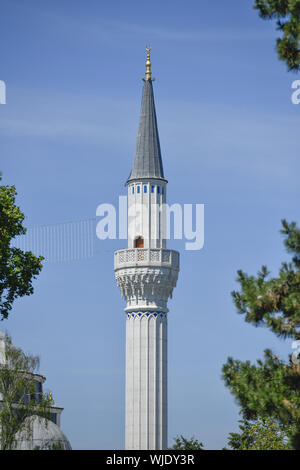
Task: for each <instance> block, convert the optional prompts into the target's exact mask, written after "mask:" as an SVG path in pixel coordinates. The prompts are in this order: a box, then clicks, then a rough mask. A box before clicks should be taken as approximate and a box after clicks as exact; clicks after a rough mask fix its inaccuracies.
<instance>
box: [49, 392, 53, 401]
mask: <svg viewBox="0 0 300 470" xmlns="http://www.w3.org/2000/svg"><path fill="white" fill-rule="evenodd" d="M49 399H50V401H52V400H53V396H52V392H50V393H49Z"/></svg>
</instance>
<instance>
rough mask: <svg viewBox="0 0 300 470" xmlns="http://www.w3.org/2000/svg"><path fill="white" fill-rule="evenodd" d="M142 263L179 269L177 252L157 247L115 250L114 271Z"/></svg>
mask: <svg viewBox="0 0 300 470" xmlns="http://www.w3.org/2000/svg"><path fill="white" fill-rule="evenodd" d="M143 265H145V266H151V267H154V266H157V267H165V268H169V269H172V270H175V271H179V252H178V251H175V250H167V249H158V248H129V249H126V250H118V251H116V252H115V262H114V270H115V271H116V270H118V269H123V268H130V267H136V266H143Z"/></svg>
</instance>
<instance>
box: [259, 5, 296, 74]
mask: <svg viewBox="0 0 300 470" xmlns="http://www.w3.org/2000/svg"><path fill="white" fill-rule="evenodd" d="M254 8H255V9H257V10H258V11H259V15H260V16H261V18H263V19H276V20H277V29H279V30H280V31H281V32H282V37H281V38H278V39H277V44H276V48H277V53H278V58H279V59H280V60H283V61H284V62H285V63H286V64H287V66H288V70H289V71H290V70H294V71H298V70H299V69H300V48H299V44H300V0H255V4H254Z"/></svg>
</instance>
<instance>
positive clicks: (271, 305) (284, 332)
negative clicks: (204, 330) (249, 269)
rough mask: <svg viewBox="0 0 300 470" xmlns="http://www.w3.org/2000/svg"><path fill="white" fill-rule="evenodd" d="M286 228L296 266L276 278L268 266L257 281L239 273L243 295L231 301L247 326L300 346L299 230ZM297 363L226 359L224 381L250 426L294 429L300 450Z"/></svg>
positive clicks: (267, 354)
mask: <svg viewBox="0 0 300 470" xmlns="http://www.w3.org/2000/svg"><path fill="white" fill-rule="evenodd" d="M282 226H283V228H282V230H281V232H282V233H283V234H284V237H285V240H284V244H285V246H286V248H287V250H288V251H289V252H291V253H292V254H293V258H292V262H290V263H282V265H281V268H280V271H279V275H278V276H277V277H274V278H270V277H269V273H268V270H267V268H266V267H265V266H263V267H262V269H261V271H260V272H258V274H257V276H256V277H255V276H248V275H247V274H245V273H244V272H242V271H239V272H238V279H237V280H238V282H239V283H240V291H239V292H237V291H234V292H233V293H232V296H233V300H234V303H235V305H236V307H237V311H238V313H240V314H242V315H244V317H245V320H246V321H247V322H249V323H252V324H253V325H255V326H258V325H262V326H265V327H267V328H269V329H270V330H271V331H272V332H274V333H275V334H276V335H277V336H279V337H281V338H292V339H296V340H299V338H300V331H299V327H300V230H299V228H297V226H296V224H295V223H294V222H293V223H291V224H288V223H287V222H286V221H285V220H283V221H282ZM295 362H298V361H294V360H292V357H291V356H290V358H289V360H288V361H287V362H284V361H282V360H280V359H279V358H278V357H277V356H276V355H275V354H273V353H272V351H270V350H268V349H266V350H265V354H264V359H263V360H258V361H257V363H256V364H251V363H250V362H249V361H245V362H243V361H239V360H234V359H233V358H228V360H227V363H226V364H225V365H224V366H223V369H222V376H223V379H224V382H225V385H226V386H227V387H228V388H229V389H230V391H231V393H232V394H233V395H234V396H235V398H236V400H237V402H238V403H239V405H240V406H241V407H242V413H243V416H244V417H245V418H246V419H247V420H257V419H259V418H262V417H266V416H267V417H272V418H274V419H275V420H277V421H278V422H279V423H281V424H282V425H283V426H288V427H291V426H293V429H294V434H293V436H292V438H291V441H292V445H293V447H294V448H295V449H300V364H297V363H295Z"/></svg>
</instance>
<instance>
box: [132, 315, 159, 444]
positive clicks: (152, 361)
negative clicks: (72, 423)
mask: <svg viewBox="0 0 300 470" xmlns="http://www.w3.org/2000/svg"><path fill="white" fill-rule="evenodd" d="M125 421H126V423H125V425H126V443H125V446H126V450H141V449H142V450H147V449H149V450H158V449H166V448H167V314H166V313H163V312H146V311H144V312H135V313H133V312H132V313H127V314H126V417H125Z"/></svg>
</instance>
